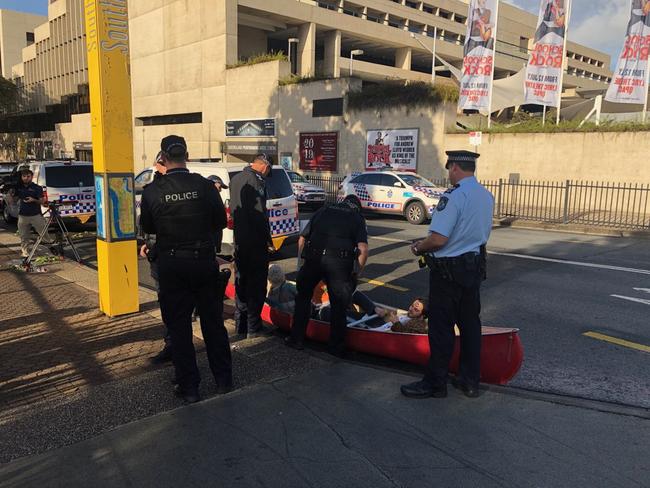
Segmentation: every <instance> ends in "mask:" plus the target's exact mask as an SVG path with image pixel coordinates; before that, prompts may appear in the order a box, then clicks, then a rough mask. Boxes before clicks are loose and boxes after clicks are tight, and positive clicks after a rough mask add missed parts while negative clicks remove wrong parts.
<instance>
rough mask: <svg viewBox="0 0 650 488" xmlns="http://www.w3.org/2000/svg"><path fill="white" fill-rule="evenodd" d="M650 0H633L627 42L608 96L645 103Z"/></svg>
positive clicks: (608, 98)
mask: <svg viewBox="0 0 650 488" xmlns="http://www.w3.org/2000/svg"><path fill="white" fill-rule="evenodd" d="M649 24H650V1H648V0H633V1H632V8H631V11H630V20H629V22H628V24H627V32H626V35H625V44H624V45H623V50H622V51H621V55H620V56H619V58H618V63H617V64H616V70H615V71H614V76H613V77H612V81H611V83H610V85H609V88H608V89H607V93H606V94H605V100H607V101H608V102H616V103H638V104H640V105H643V104H644V103H645V96H646V93H647V92H648V87H647V86H646V83H647V80H648V73H647V70H648V52H649V51H650V26H649Z"/></svg>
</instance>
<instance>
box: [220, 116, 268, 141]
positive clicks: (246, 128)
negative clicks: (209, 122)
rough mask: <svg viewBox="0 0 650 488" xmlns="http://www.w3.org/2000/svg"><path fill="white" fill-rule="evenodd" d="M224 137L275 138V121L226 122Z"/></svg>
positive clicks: (246, 120) (248, 120)
mask: <svg viewBox="0 0 650 488" xmlns="http://www.w3.org/2000/svg"><path fill="white" fill-rule="evenodd" d="M226 137H275V119H242V120H226Z"/></svg>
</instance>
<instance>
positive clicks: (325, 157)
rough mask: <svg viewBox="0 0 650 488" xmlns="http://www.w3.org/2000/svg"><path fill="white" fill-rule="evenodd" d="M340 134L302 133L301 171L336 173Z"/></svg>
mask: <svg viewBox="0 0 650 488" xmlns="http://www.w3.org/2000/svg"><path fill="white" fill-rule="evenodd" d="M338 148H339V133H338V132H301V133H300V169H302V170H304V171H331V172H336V163H337V161H338Z"/></svg>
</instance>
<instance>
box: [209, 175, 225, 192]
mask: <svg viewBox="0 0 650 488" xmlns="http://www.w3.org/2000/svg"><path fill="white" fill-rule="evenodd" d="M208 179H209V180H210V181H211V182H213V183H219V186H220V187H221V188H224V189H226V190H227V189H228V185H226V184H225V183H224V182H223V180H222V179H221V177H220V176H217V175H211V176H208Z"/></svg>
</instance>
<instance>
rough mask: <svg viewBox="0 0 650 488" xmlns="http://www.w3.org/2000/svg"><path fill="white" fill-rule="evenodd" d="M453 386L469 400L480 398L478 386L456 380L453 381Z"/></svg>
mask: <svg viewBox="0 0 650 488" xmlns="http://www.w3.org/2000/svg"><path fill="white" fill-rule="evenodd" d="M451 384H452V385H453V387H454V388H456V389H458V390H460V391H462V392H463V394H464V395H465V396H466V397H468V398H478V396H479V391H478V386H473V385H468V384H467V383H465V382H463V381H460V380H459V379H456V378H453V379H452V380H451Z"/></svg>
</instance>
